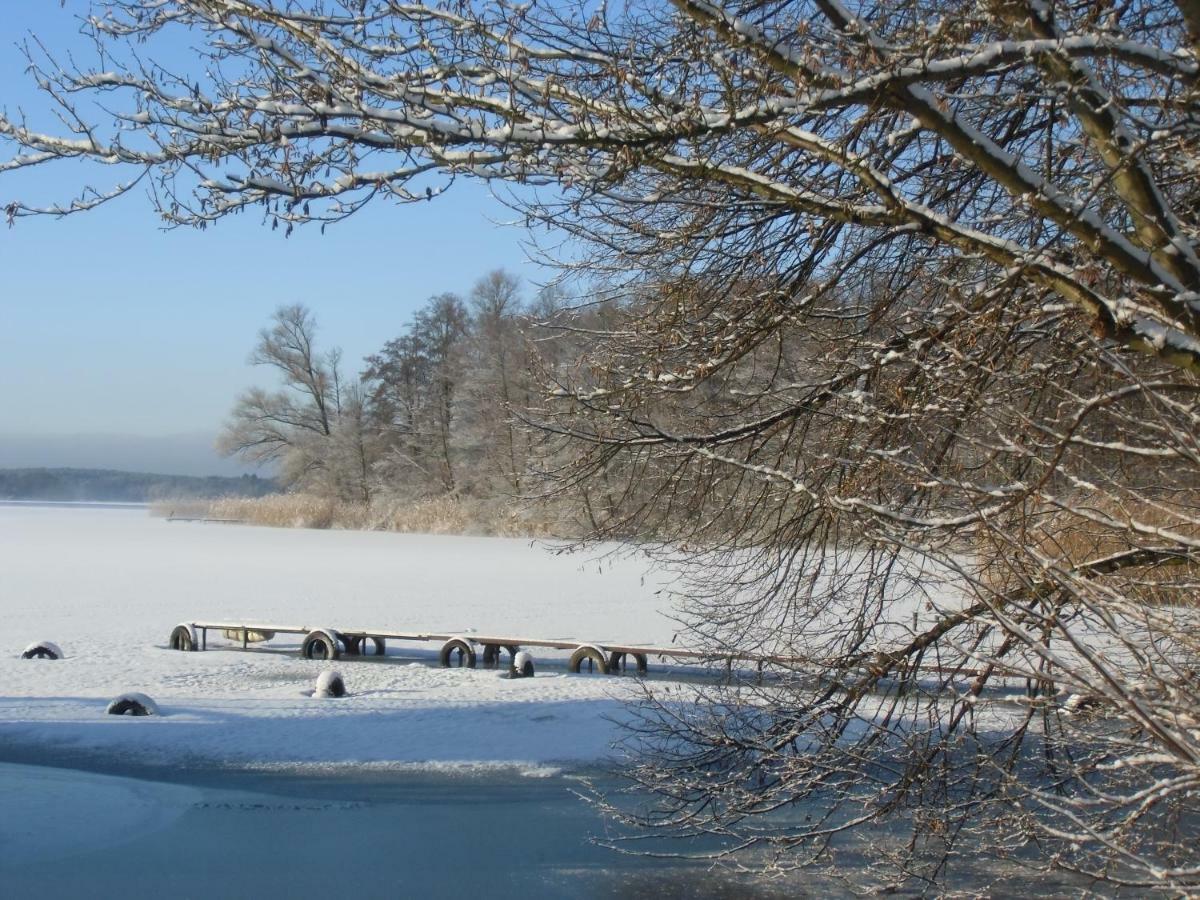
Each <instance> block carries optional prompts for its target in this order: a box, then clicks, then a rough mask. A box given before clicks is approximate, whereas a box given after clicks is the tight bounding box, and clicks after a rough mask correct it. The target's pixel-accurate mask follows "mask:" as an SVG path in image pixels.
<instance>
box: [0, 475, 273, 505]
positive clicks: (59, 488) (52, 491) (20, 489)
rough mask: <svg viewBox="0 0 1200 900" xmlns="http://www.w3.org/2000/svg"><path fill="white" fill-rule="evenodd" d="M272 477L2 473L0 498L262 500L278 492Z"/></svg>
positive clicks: (99, 500)
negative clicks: (247, 498)
mask: <svg viewBox="0 0 1200 900" xmlns="http://www.w3.org/2000/svg"><path fill="white" fill-rule="evenodd" d="M278 491H279V486H278V485H277V484H276V483H275V482H274V481H273V480H272V479H270V478H259V477H258V476H257V475H242V476H241V477H238V478H227V477H222V476H217V475H213V476H209V477H197V476H194V475H156V474H152V473H149V472H118V471H114V470H112V469H0V500H52V501H59V502H63V501H93V502H108V503H150V502H152V501H155V500H164V499H209V498H213V497H262V496H264V495H266V494H274V493H278Z"/></svg>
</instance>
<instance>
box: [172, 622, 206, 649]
mask: <svg viewBox="0 0 1200 900" xmlns="http://www.w3.org/2000/svg"><path fill="white" fill-rule="evenodd" d="M169 643H170V646H171V649H172V650H195V649H196V645H197V644H198V643H199V642H198V641H197V640H196V632H195V630H194V629H193V628H192V626H191V625H176V626H175V629H174V630H173V631H172V632H171V640H170V642H169Z"/></svg>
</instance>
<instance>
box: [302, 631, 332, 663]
mask: <svg viewBox="0 0 1200 900" xmlns="http://www.w3.org/2000/svg"><path fill="white" fill-rule="evenodd" d="M300 655H301V656H303V657H304V658H305V659H337V658H338V657H339V656H341V650H340V649H339V647H338V642H337V639H336V638H334V637H333V635H331V634H329V632H327V631H313V632H310V633H309V635H308V636H307V637H306V638H305V639H304V643H303V644H301V645H300Z"/></svg>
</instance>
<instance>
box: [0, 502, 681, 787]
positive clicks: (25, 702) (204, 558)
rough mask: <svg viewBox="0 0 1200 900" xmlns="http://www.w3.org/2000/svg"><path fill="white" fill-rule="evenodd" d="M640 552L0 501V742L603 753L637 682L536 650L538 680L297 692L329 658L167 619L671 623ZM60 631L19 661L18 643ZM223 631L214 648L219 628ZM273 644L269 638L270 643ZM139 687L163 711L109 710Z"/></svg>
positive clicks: (379, 754) (152, 758) (381, 680)
mask: <svg viewBox="0 0 1200 900" xmlns="http://www.w3.org/2000/svg"><path fill="white" fill-rule="evenodd" d="M662 578H663V576H660V575H655V574H654V573H651V572H648V565H647V562H646V560H645V559H643V558H637V557H625V558H619V559H597V558H595V557H594V556H587V555H572V554H562V553H554V552H551V551H550V550H548V549H546V548H543V547H540V546H536V545H533V544H531V543H530V542H529V541H523V540H506V539H497V538H470V537H446V536H438V537H429V536H422V535H401V534H387V533H363V532H346V531H310V530H300V529H270V528H253V527H247V526H239V525H212V524H209V525H206V524H200V523H181V522H176V523H168V522H166V521H164V520H162V519H156V518H152V517H150V516H149V515H147V513H146V512H145V511H144V510H128V509H95V508H79V507H61V506H60V507H36V506H29V505H22V506H0V614H2V619H3V621H4V622H5V623H6V625H5V627H3V628H0V684H3V685H4V686H5V688H4V690H3V691H2V692H0V742H2V743H3V744H6V745H7V746H8V747H10V748H20V747H23V748H26V749H28V748H38V747H43V746H47V745H49V746H53V747H56V748H58V749H59V750H60V751H64V752H65V751H70V752H71V753H72V754H74V755H75V756H76V757H87V756H88V755H92V756H95V757H96V758H97V759H100V760H103V759H106V758H109V757H113V756H119V757H121V758H123V759H128V760H130V761H134V762H138V763H143V764H177V763H186V764H188V765H206V766H224V767H230V766H232V767H255V768H258V769H264V768H266V769H271V770H297V769H299V768H305V769H312V768H313V767H319V766H323V765H330V764H342V763H348V762H353V763H356V764H360V765H369V766H373V767H376V768H378V767H393V768H395V767H403V768H404V769H405V770H411V769H413V768H414V767H416V768H421V767H426V768H437V769H442V768H445V767H447V766H450V767H454V768H457V769H462V768H470V769H478V768H480V767H494V766H504V767H508V768H517V769H524V768H530V767H533V768H539V767H545V766H547V765H549V766H561V765H563V764H566V765H574V764H577V763H580V762H582V763H585V764H586V763H590V762H592V761H594V760H595V759H597V758H599V757H602V756H604V755H606V754H607V753H608V748H609V745H610V744H611V743H612V740H613V739H614V737H616V736H617V733H618V729H617V726H615V725H614V724H613V723H612V722H611V721H609V720H610V719H611V718H614V717H619V716H620V714H621V699H622V698H623V697H625V696H628V694H629V692H630V691H631V690H632V689H633V684H632V679H624V680H622V679H609V678H603V677H600V676H580V675H568V674H567V673H566V671H565V668H564V667H563V665H562V659H561V656H562V654H558V655H557V657H556V655H555V653H554V652H553V651H549V652H546V653H543V652H540V651H539V652H537V653H536V654H535V655H536V656H537V659H538V664H539V671H538V676H537V677H536V678H533V679H523V680H508V679H506V678H504V677H502V673H501V672H497V671H488V670H483V669H475V670H466V669H454V670H446V669H439V668H437V667H436V666H430V665H429V664H428V663H429V661H430V657H431V656H432V655H433V654H436V652H437V650H438V647H437V645H432V644H426V645H417V646H415V647H414V646H409V647H407V648H403V647H399V646H391V647H389V657H388V660H387V663H388V664H383V665H380V664H372V663H370V662H351V661H340V662H338V663H337V665H338V667H339V669H340V670H341V671H342V672H343V674H344V675H345V678H346V682H347V686H348V688H349V691H350V693H351V696H350V697H347V698H345V699H343V700H338V701H319V700H314V699H312V698H311V697H310V696H309V694H310V692H311V689H312V685H313V682H314V680H315V678H316V676H317V674H318V673H319V672H320V671H321V670H323V669H324V668H327V667H328V664H327V663H324V662H321V661H315V660H304V659H300V658H299V657H298V654H296V653H295V652H294V646H295V643H296V641H295V640H293V641H292V643H291V645H290V646H291V649H290V650H288V649H286V648H287V647H288V646H289V645H288V644H287V642H284V648H285V649H284V651H283V652H269V651H268V652H249V653H245V652H236V651H233V650H224V651H213V650H210V651H209V652H205V653H180V652H177V651H172V650H169V649H168V648H167V639H168V636H169V634H170V632H171V629H172V628H173V627H174V626H175V625H176V624H177V623H179V622H181V621H194V620H201V619H220V618H228V619H232V620H234V621H257V622H276V623H281V624H307V625H311V626H333V627H337V626H340V627H374V628H387V629H427V630H433V631H439V632H450V633H463V634H470V633H471V632H472V631H476V632H480V633H483V632H485V631H491V632H492V633H495V632H497V631H499V632H506V633H516V634H519V635H529V636H543V637H577V638H578V639H580V640H584V639H589V640H606V639H613V638H616V639H623V640H629V639H631V638H636V639H637V640H639V641H655V642H658V641H670V639H671V638H672V636H673V634H674V631H675V626H674V623H673V622H672V621H671V620H670V618H669V617H668V615H667V614H668V613H669V609H668V608H666V603H665V600H664V599H663V597H662V595H661V594H659V593H658V591H659V589H660V588H661V587H662V586H663V585H662ZM38 640H50V641H53V642H55V643H56V644H58V645H59V646H60V647H62V648H63V650H64V651H65V654H66V658H65V659H63V660H58V661H26V660H21V659H19V656H20V654H21V651H22V650H23V649H24V648H25V647H26V646H27V645H28V644H30V643H31V642H33V641H38ZM227 646H228V645H227ZM272 646H273V645H272ZM130 690H133V691H140V692H143V693H146V694H149V695H150V696H152V697H153V698H154V699H155V700H157V701H158V703H159V705H160V707H161V708H162V710H163V712H164V713H165V715H164V716H163V717H161V718H158V719H155V720H153V721H145V720H143V721H136V722H135V721H132V720H128V719H120V718H115V717H110V716H105V715H103V709H104V706H105V704H106V703H107V701H108V700H109V699H111V698H112V697H114V696H116V695H117V694H120V693H122V692H125V691H130Z"/></svg>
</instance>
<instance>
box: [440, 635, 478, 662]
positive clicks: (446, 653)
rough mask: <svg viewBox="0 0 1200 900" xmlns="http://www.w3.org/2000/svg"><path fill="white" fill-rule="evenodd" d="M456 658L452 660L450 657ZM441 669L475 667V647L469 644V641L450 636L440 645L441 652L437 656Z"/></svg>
mask: <svg viewBox="0 0 1200 900" xmlns="http://www.w3.org/2000/svg"><path fill="white" fill-rule="evenodd" d="M455 658H456V660H455V661H454V662H452V659H455ZM438 659H439V661H440V662H441V664H442V668H443V669H449V668H455V667H457V668H467V669H473V668H475V648H474V647H472V646H471V644H470V642H469V641H465V640H463V639H462V638H451V639H450V640H448V641H446V643H445V644H443V645H442V652H441V654H440V655H439V657H438Z"/></svg>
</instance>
